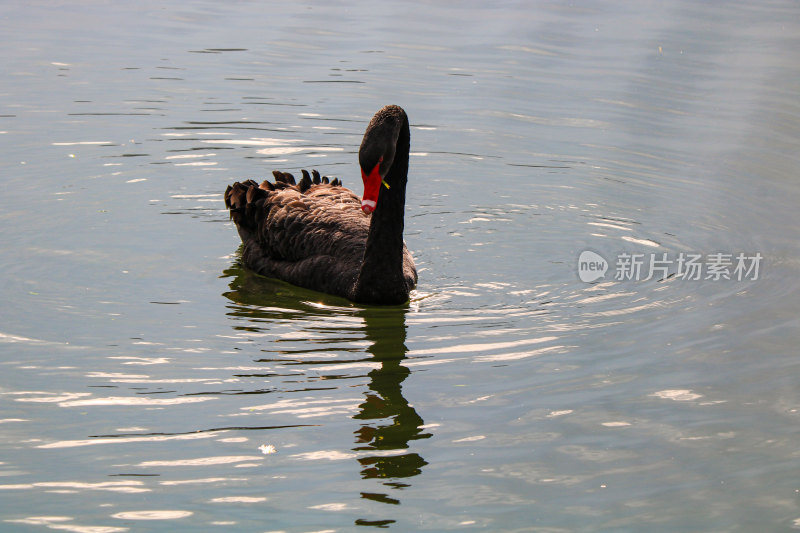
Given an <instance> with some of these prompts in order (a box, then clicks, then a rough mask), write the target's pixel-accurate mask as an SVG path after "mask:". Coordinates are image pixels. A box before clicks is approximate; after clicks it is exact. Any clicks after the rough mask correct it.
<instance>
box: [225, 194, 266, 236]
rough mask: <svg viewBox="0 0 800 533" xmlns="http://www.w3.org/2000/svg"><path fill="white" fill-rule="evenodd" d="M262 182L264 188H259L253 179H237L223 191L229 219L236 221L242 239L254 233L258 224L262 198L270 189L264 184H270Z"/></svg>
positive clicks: (264, 197)
mask: <svg viewBox="0 0 800 533" xmlns="http://www.w3.org/2000/svg"><path fill="white" fill-rule="evenodd" d="M264 184H265V185H262V186H263V187H264V188H261V187H259V185H258V183H256V182H255V181H253V180H247V181H244V182H241V183H240V182H238V181H237V182H236V183H234V184H233V185H229V186H228V188H227V190H226V191H225V207H227V208H228V211H229V213H230V216H231V220H233V221H234V222H235V223H236V228H237V229H238V230H239V234H240V235H241V237H242V240H245V239H246V238H248V237H249V236H251V235H254V234H255V233H256V232H257V230H258V227H259V225H260V222H261V221H260V220H259V219H260V218H261V217H262V216H263V214H262V213H263V211H264V210H263V209H262V208H263V207H264V200H265V199H266V198H267V191H268V190H271V189H267V188H266V185H272V184H271V183H269V182H267V181H265V182H264Z"/></svg>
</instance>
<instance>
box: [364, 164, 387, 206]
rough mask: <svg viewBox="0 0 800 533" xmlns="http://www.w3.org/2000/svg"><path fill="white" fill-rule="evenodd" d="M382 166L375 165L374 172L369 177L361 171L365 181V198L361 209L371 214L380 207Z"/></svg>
mask: <svg viewBox="0 0 800 533" xmlns="http://www.w3.org/2000/svg"><path fill="white" fill-rule="evenodd" d="M380 166H381V164H380V163H378V164H377V165H375V168H373V169H372V172H370V173H369V175H367V173H366V172H364V170H363V169H362V170H361V179H362V180H364V196H363V197H362V198H361V209H362V210H363V211H364V212H365V213H366V214H370V213H372V212H373V211H375V208H376V207H377V206H378V193H379V192H381V182H382V181H383V178H381V173H380V171H379V168H380Z"/></svg>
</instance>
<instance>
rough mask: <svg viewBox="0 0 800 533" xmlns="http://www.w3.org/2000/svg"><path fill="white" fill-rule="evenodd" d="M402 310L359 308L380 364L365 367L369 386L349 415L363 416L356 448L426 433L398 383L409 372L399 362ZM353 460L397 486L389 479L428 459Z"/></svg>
mask: <svg viewBox="0 0 800 533" xmlns="http://www.w3.org/2000/svg"><path fill="white" fill-rule="evenodd" d="M405 312H406V311H405V310H404V309H396V308H386V309H379V308H372V309H366V310H364V311H363V312H362V313H361V316H362V317H363V318H364V322H365V323H366V329H365V334H366V337H367V339H368V340H370V341H372V342H373V344H372V346H370V348H369V349H368V350H369V352H370V353H371V354H372V356H373V360H374V361H378V362H380V364H381V366H380V368H376V369H374V370H372V371H371V372H370V373H369V378H370V382H369V389H370V392H368V393H367V398H366V401H365V402H364V403H362V404H361V405H360V406H359V409H360V411H361V412H360V413H359V414H357V415H356V416H355V417H354V418H356V419H358V420H363V421H365V423H364V425H362V426H361V429H359V430H358V431H357V432H356V435H357V436H358V438H357V443H358V447H356V448H354V450H356V451H364V450H376V451H377V450H381V451H384V450H406V449H407V448H408V443H409V441H411V440H415V439H425V438H428V437H430V436H431V435H430V433H424V432H423V429H422V425H423V424H424V422H423V420H422V418H421V417H420V416H419V414H417V412H416V411H415V410H414V408H413V407H411V406H410V405H409V404H408V400H406V399H405V398H404V397H403V393H402V383H403V381H404V380H405V379H406V378H407V377H408V375H409V374H410V373H411V371H410V370H409V369H408V367H406V366H403V365H402V364H401V363H402V361H403V359H405V356H406V352H407V351H408V349H407V348H406V345H405V340H406V325H405ZM359 462H360V463H361V465H362V467H363V469H362V470H361V475H362V476H363V477H365V478H379V479H385V480H386V481H387V484H388V485H390V486H397V484H392V483H391V479H396V478H407V477H411V476H415V475H417V474H419V473H420V471H421V469H422V467H423V466H425V465H426V464H428V463H427V462H425V460H424V459H423V458H422V457H420V456H419V454H416V453H404V454H399V455H376V456H374V457H369V456H367V457H362V458H361V459H359ZM372 496H377V495H372ZM373 499H379V498H373ZM379 500H380V499H379ZM381 501H382V500H381Z"/></svg>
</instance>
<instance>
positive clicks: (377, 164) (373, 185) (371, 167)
mask: <svg viewBox="0 0 800 533" xmlns="http://www.w3.org/2000/svg"><path fill="white" fill-rule="evenodd" d="M404 116H405V112H404V111H403V110H402V109H401V108H400V107H398V106H393V105H390V106H386V107H384V108H383V109H381V110H380V111H378V112H377V113H376V114H375V116H374V117H372V120H371V121H370V123H369V126H367V131H366V133H364V139H363V140H362V141H361V148H360V149H359V151H358V162H359V165H360V166H361V179H362V180H363V181H364V196H362V198H361V209H363V210H364V212H365V213H367V214H369V213H372V212H373V211H374V210H375V208H376V207H377V206H378V195H379V194H380V192H381V184H383V186H384V187H386V189H390V188H391V185H392V184H391V183H388V182H387V181H386V175H387V174H388V173H389V169H390V168H392V164H393V163H394V154H395V150H396V148H397V137H398V135H399V134H400V128H401V126H402V124H403V117H404Z"/></svg>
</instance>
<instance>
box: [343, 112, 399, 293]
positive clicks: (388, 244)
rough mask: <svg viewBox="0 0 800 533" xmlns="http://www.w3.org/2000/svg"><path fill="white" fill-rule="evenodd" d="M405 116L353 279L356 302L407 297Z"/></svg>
mask: <svg viewBox="0 0 800 533" xmlns="http://www.w3.org/2000/svg"><path fill="white" fill-rule="evenodd" d="M409 143H410V136H409V128H408V119H406V118H405V117H403V124H402V126H401V128H400V134H399V135H398V137H397V147H396V149H395V156H394V162H393V163H392V166H391V168H390V169H389V172H388V173H387V174H386V178H385V181H386V182H387V183H388V184H389V188H388V189H387V188H386V187H385V186H383V185H381V192H380V194H379V195H378V205H377V206H376V207H375V211H374V212H373V213H372V221H371V222H370V226H369V235H368V237H367V246H366V249H365V250H364V261H363V263H362V265H361V271H360V273H359V276H358V281H357V282H356V287H355V291H356V297H357V301H362V302H366V303H387V302H395V303H402V302H404V301H405V300H406V299H407V298H408V289H407V287H406V283H405V278H404V276H403V219H404V210H405V204H406V182H407V181H408V152H409V148H410V144H409Z"/></svg>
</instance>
